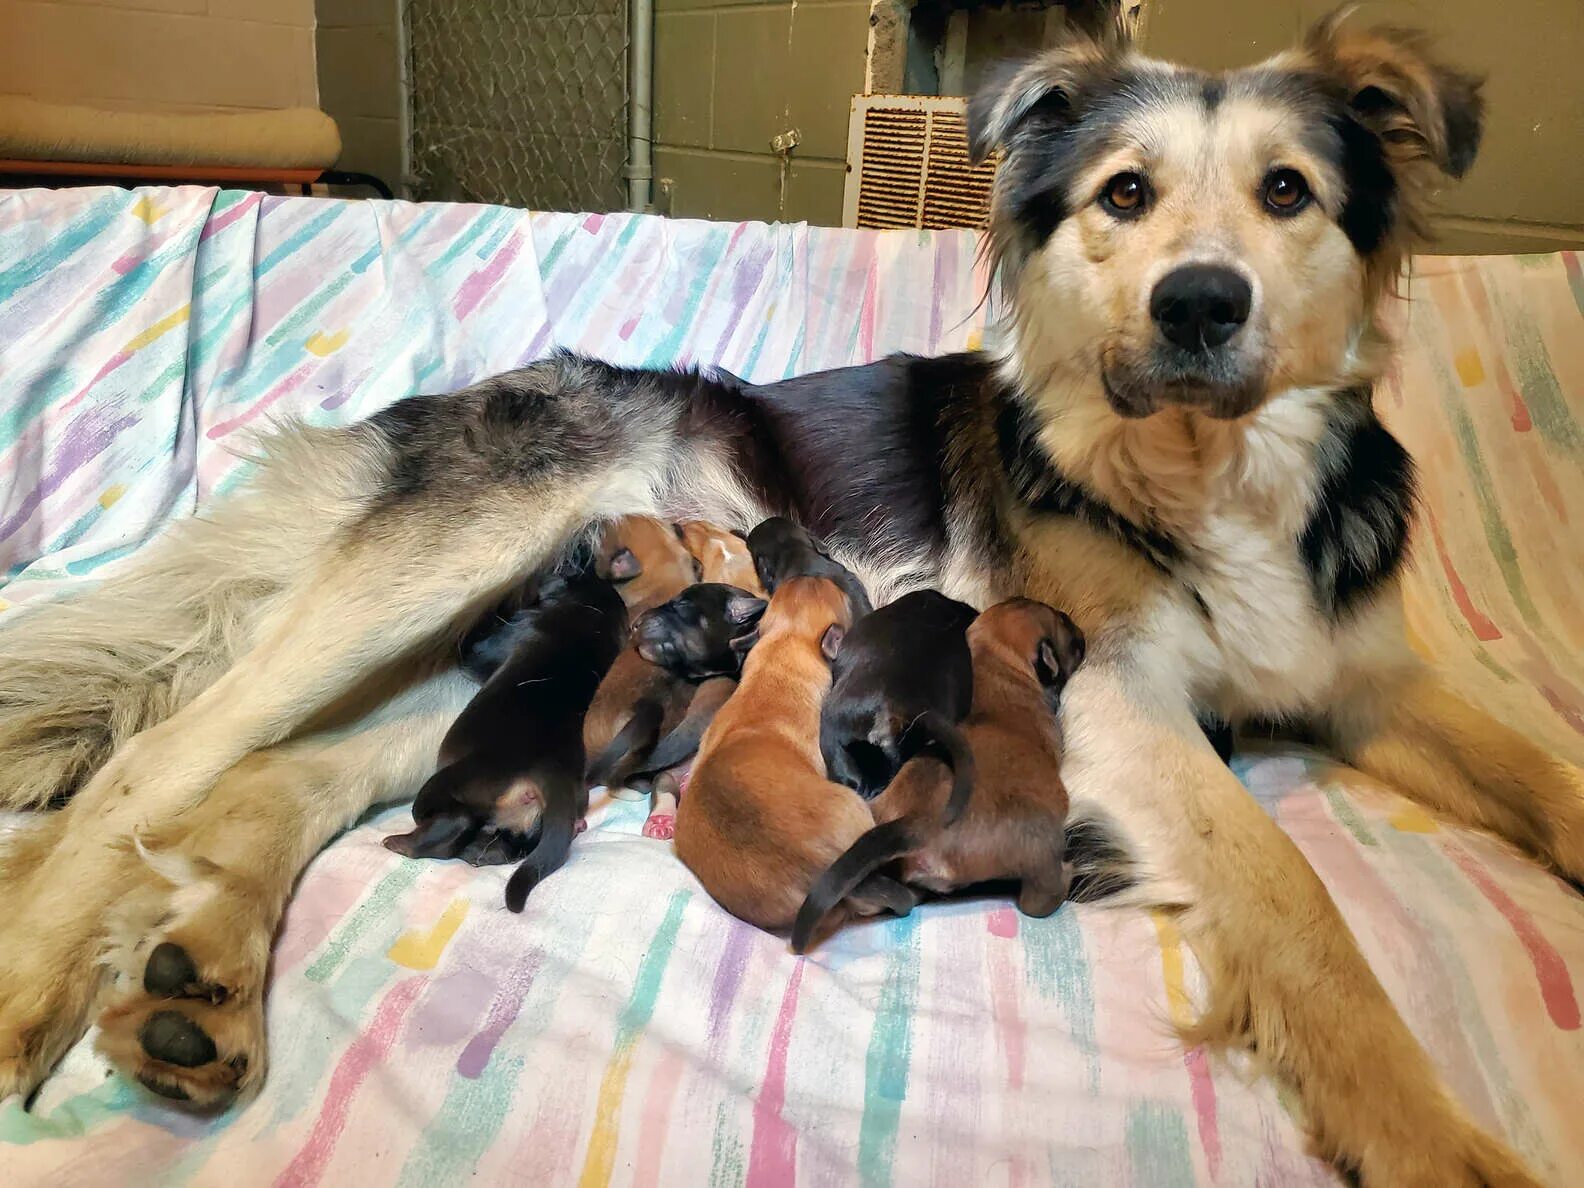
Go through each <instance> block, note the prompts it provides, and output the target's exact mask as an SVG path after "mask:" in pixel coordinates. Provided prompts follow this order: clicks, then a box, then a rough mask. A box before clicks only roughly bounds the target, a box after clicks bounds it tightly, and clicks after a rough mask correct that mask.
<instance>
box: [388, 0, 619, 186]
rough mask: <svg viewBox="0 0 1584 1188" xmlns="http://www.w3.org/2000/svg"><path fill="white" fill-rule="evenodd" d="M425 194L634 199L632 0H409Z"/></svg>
mask: <svg viewBox="0 0 1584 1188" xmlns="http://www.w3.org/2000/svg"><path fill="white" fill-rule="evenodd" d="M405 9H406V21H407V29H406V34H407V47H408V54H409V57H410V74H409V77H410V78H411V80H412V82H411V86H412V97H411V104H412V108H411V110H412V125H411V126H412V171H413V175H414V178H415V181H416V194H415V197H417V198H419V199H422V200H441V201H453V202H454V201H462V202H495V203H502V204H505V205H508V206H524V207H531V208H533V209H536V210H572V211H580V210H586V211H609V210H620V209H621V208H622V207H623V206H625V204H626V184H625V182H624V181H623V180H622V167H623V165H625V164H626V160H627V0H407V3H406V5H405Z"/></svg>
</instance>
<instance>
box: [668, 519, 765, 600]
mask: <svg viewBox="0 0 1584 1188" xmlns="http://www.w3.org/2000/svg"><path fill="white" fill-rule="evenodd" d="M677 531H678V532H679V533H681V535H682V544H683V546H684V547H685V548H686V549H687V551H688V552H689V553H691V554H693V560H695V561H697V562H698V564H699V579H698V580H699V581H701V582H724V583H725V584H726V585H728V586H736V587H737V588H738V589H740V590H747V591H748V592H749V593H750V594H755V595H759V596H761V597H762V596H763V595H764V593H765V590H764V587H763V586H761V585H760V584H759V575H758V574H757V573H755V572H754V564H753V557H752V556H750V555H749V552H748V544H747V542H746V541H745V540H744V539H743V538H742V537H740V536H738V535H737V534H736V533H735V532H728V531H726V530H725V529H724V528H717V527H716V526H715V525H714V524H709V523H706V522H705V521H703V520H688V521H686V522H684V523H681V524H678V525H677Z"/></svg>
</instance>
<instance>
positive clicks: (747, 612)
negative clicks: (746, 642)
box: [726, 594, 770, 627]
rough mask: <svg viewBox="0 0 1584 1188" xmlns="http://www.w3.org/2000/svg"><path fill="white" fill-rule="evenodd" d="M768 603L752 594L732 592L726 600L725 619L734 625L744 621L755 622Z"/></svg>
mask: <svg viewBox="0 0 1584 1188" xmlns="http://www.w3.org/2000/svg"><path fill="white" fill-rule="evenodd" d="M769 605H770V604H769V603H768V602H766V601H765V600H764V599H763V598H755V597H754V596H753V595H752V594H733V595H732V596H731V597H730V598H728V599H727V600H726V621H727V622H729V623H731V624H732V625H733V626H735V627H741V626H742V625H743V624H744V623H757V622H758V621H759V616H760V615H762V614H764V612H765V607H767V606H769Z"/></svg>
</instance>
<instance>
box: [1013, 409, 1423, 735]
mask: <svg viewBox="0 0 1584 1188" xmlns="http://www.w3.org/2000/svg"><path fill="white" fill-rule="evenodd" d="M1003 436H1004V437H1005V435H1003ZM1037 436H1038V446H1039V452H1040V453H1041V454H1042V455H1043V462H1042V465H1043V466H1045V467H1046V469H1045V471H1044V472H1043V474H1042V476H1041V478H1040V479H1039V480H1038V481H1035V480H1031V478H1030V474H1029V467H1028V465H1027V459H1026V458H1023V459H1022V462H1023V471H1022V473H1021V474H1020V470H1019V462H1020V459H1019V455H1018V454H1017V453H1016V451H1015V450H1014V451H1013V452H1012V454H1011V464H1010V466H1009V473H1010V477H1011V479H1012V482H1013V485H1014V488H1015V489H1017V490H1018V491H1019V493H1020V494H1021V495H1022V496H1023V499H1024V502H1025V503H1028V504H1030V505H1031V506H1032V507H1033V508H1034V509H1035V510H1045V511H1047V512H1055V513H1059V514H1067V515H1072V516H1076V517H1077V518H1080V519H1082V520H1083V521H1084V522H1085V523H1087V524H1088V525H1089V526H1090V527H1092V528H1094V529H1096V530H1097V531H1100V532H1102V533H1104V534H1106V535H1109V536H1111V537H1112V538H1113V539H1114V540H1116V541H1118V542H1119V543H1121V544H1123V545H1124V546H1125V547H1127V548H1129V549H1130V550H1132V551H1133V552H1134V553H1136V554H1137V555H1139V556H1142V557H1144V558H1145V559H1146V560H1148V561H1149V563H1150V565H1151V568H1152V569H1153V571H1154V578H1155V581H1154V582H1153V583H1152V588H1151V589H1150V591H1149V592H1148V593H1146V595H1145V597H1144V598H1143V599H1141V601H1140V603H1139V609H1138V612H1137V613H1138V614H1139V615H1140V616H1141V617H1142V618H1143V620H1144V621H1145V623H1146V624H1147V625H1148V627H1149V629H1150V630H1151V632H1152V634H1153V635H1154V637H1155V639H1156V650H1157V651H1158V653H1159V655H1158V657H1157V658H1158V660H1159V662H1160V664H1161V665H1162V672H1161V674H1160V675H1161V678H1162V679H1163V680H1168V679H1169V680H1170V681H1171V682H1172V683H1173V684H1174V685H1186V686H1187V688H1188V689H1189V690H1190V691H1191V693H1192V694H1193V696H1194V697H1195V699H1196V700H1197V701H1198V702H1200V704H1202V705H1204V706H1206V707H1207V708H1212V709H1215V710H1216V711H1217V712H1219V713H1220V714H1222V715H1223V716H1225V717H1227V718H1229V719H1234V720H1235V719H1238V718H1243V717H1248V716H1255V715H1281V714H1301V713H1303V712H1304V711H1305V710H1306V709H1308V708H1310V707H1312V706H1313V705H1314V704H1315V703H1316V702H1317V701H1318V700H1319V699H1321V698H1322V697H1323V696H1324V695H1325V694H1326V692H1327V690H1328V689H1329V688H1330V687H1331V686H1332V685H1333V683H1334V680H1335V678H1336V675H1337V670H1338V666H1339V665H1340V664H1341V663H1342V662H1343V654H1344V652H1345V649H1343V648H1339V647H1338V633H1339V632H1346V631H1348V630H1350V629H1351V620H1352V617H1353V612H1355V611H1356V610H1357V608H1358V606H1359V604H1360V603H1361V602H1362V601H1364V600H1367V599H1368V598H1369V597H1370V596H1371V595H1372V594H1373V593H1375V592H1376V591H1377V590H1378V589H1379V588H1380V587H1381V586H1382V584H1383V583H1384V582H1385V581H1386V579H1387V578H1389V577H1390V575H1391V574H1392V573H1393V572H1394V571H1395V569H1396V567H1397V566H1398V564H1399V562H1400V559H1401V553H1402V544H1403V540H1404V537H1405V534H1406V517H1407V514H1408V510H1409V507H1410V504H1411V497H1412V487H1411V477H1410V476H1409V472H1408V470H1407V464H1406V456H1405V455H1402V456H1401V457H1398V456H1396V455H1391V456H1389V457H1385V459H1384V460H1385V463H1386V464H1384V465H1383V456H1384V455H1385V454H1388V453H1389V451H1383V450H1382V449H1381V448H1378V446H1379V443H1378V441H1377V437H1384V438H1385V440H1386V441H1387V442H1390V444H1391V446H1392V447H1393V448H1396V449H1397V455H1400V447H1396V446H1395V442H1392V441H1391V439H1390V437H1389V435H1386V434H1385V431H1384V430H1383V429H1381V428H1380V426H1379V424H1378V422H1376V421H1375V420H1374V418H1373V415H1372V414H1370V413H1369V410H1368V403H1367V398H1365V399H1362V400H1361V399H1359V398H1358V396H1357V395H1356V394H1349V393H1334V392H1327V391H1317V390H1300V391H1293V392H1288V393H1285V394H1283V395H1281V396H1279V397H1277V398H1276V399H1274V400H1272V401H1271V402H1270V403H1269V404H1267V405H1266V406H1265V407H1264V408H1263V409H1262V410H1261V411H1260V412H1259V413H1257V414H1255V415H1254V416H1253V417H1251V418H1248V419H1247V420H1246V421H1244V422H1239V423H1227V422H1215V421H1209V420H1206V419H1203V418H1197V417H1193V416H1191V415H1190V414H1186V413H1175V412H1168V413H1166V414H1162V415H1158V416H1156V417H1154V418H1151V419H1150V420H1148V421H1143V422H1138V421H1122V420H1119V419H1117V418H1115V417H1113V416H1110V415H1109V414H1108V413H1106V412H1104V411H1103V410H1091V411H1089V412H1083V411H1078V410H1068V411H1067V412H1066V413H1065V414H1064V415H1062V416H1060V417H1057V418H1053V419H1052V420H1050V421H1049V422H1047V424H1046V425H1045V426H1044V427H1043V428H1042V429H1041V430H1040V431H1039V432H1038V434H1037ZM1361 443H1362V444H1361ZM1006 448H1007V447H1005V446H1004V447H1003V450H1004V453H1005V452H1006ZM1052 476H1059V477H1052ZM1020 479H1021V482H1020ZM1060 561H1061V559H1060V558H1054V559H1053V563H1060ZM1168 670H1169V671H1168Z"/></svg>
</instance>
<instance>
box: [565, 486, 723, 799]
mask: <svg viewBox="0 0 1584 1188" xmlns="http://www.w3.org/2000/svg"><path fill="white" fill-rule="evenodd" d="M594 557H595V561H594V571H595V572H596V573H598V574H599V575H600V577H603V578H608V579H609V580H611V581H613V582H615V583H616V589H617V590H618V591H619V592H620V593H621V596H622V601H623V602H625V603H626V604H627V612H628V615H629V616H630V617H631V618H632V619H633V620H636V619H637V618H638V616H639V615H641V614H643V613H644V612H645V611H647V610H652V609H653V608H654V607H657V606H659V605H660V604H661V603H663V602H668V601H669V600H670V599H672V598H675V597H676V596H677V595H678V594H680V593H681V592H682V591H683V590H685V589H686V588H687V587H688V586H691V585H692V584H693V582H694V576H695V573H696V571H697V570H696V566H695V564H694V560H693V556H692V554H690V553H689V552H688V551H687V549H685V548H683V546H682V541H681V539H680V538H679V537H678V536H677V533H676V530H675V529H674V528H673V527H672V526H671V525H669V524H664V523H661V522H660V521H659V520H656V519H653V518H651V517H649V516H625V517H623V518H622V519H620V520H617V521H615V522H614V523H612V524H609V525H607V526H606V527H605V529H604V530H603V531H602V532H601V534H600V539H599V542H598V544H597V546H596V547H595V551H594ZM692 695H693V686H692V685H691V684H688V683H686V682H683V681H679V680H677V679H676V678H675V677H673V676H671V675H670V674H669V673H668V672H666V671H665V670H664V669H663V668H660V667H659V666H658V665H655V664H651V663H649V661H647V660H645V659H644V658H643V657H642V656H640V655H639V654H638V648H637V645H636V644H629V645H628V646H627V647H626V648H624V649H623V650H622V653H621V655H619V656H617V657H616V663H614V664H613V665H611V668H610V672H608V673H607V674H606V676H605V680H604V681H603V682H601V684H600V687H599V692H598V693H596V694H595V695H594V704H593V705H591V706H589V712H588V716H587V717H586V718H585V719H584V720H583V749H584V753H585V754H586V755H587V756H588V764H589V779H590V780H591V781H592V782H593V783H596V784H612V785H616V784H620V782H621V781H622V780H623V779H624V778H625V777H626V775H627V774H628V773H629V772H630V771H631V770H632V768H631V766H630V765H631V763H632V761H633V760H634V758H635V757H637V756H640V755H642V754H643V753H644V752H646V751H647V750H648V749H649V748H650V747H652V746H654V744H655V741H656V740H657V739H659V738H660V737H661V735H662V734H664V733H665V732H666V731H669V730H672V729H674V728H675V727H676V725H677V723H678V722H680V721H681V720H682V715H683V714H684V713H685V712H686V711H687V706H688V701H689V700H690V699H691V698H692Z"/></svg>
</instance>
